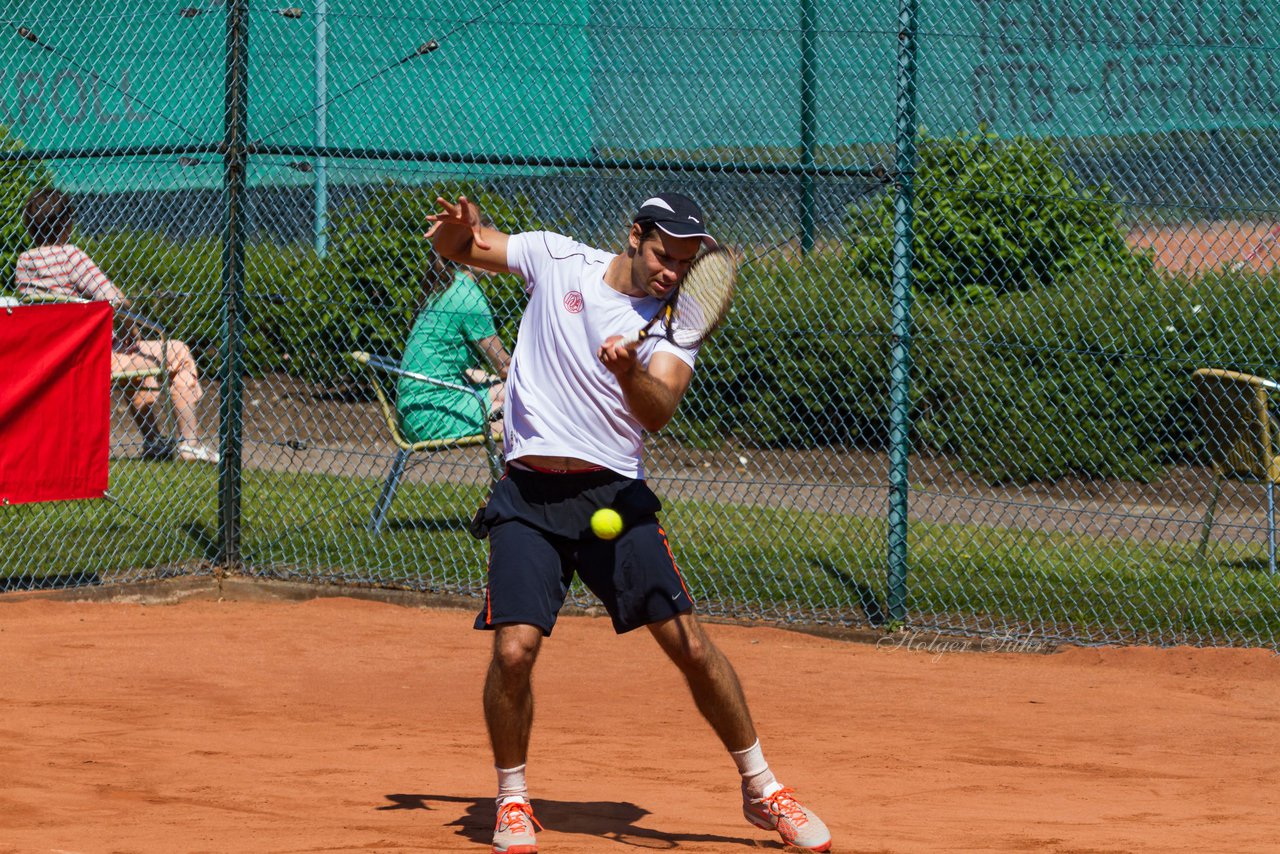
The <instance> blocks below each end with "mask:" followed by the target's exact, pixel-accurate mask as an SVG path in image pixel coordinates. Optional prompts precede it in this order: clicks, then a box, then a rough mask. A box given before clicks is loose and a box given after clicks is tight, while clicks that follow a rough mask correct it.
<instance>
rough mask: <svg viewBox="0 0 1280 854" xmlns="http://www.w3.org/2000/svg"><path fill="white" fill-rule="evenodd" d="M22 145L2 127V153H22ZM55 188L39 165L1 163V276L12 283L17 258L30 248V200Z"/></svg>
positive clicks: (47, 173) (36, 163)
mask: <svg viewBox="0 0 1280 854" xmlns="http://www.w3.org/2000/svg"><path fill="white" fill-rule="evenodd" d="M22 148H23V145H22V141H21V140H19V139H18V138H17V137H15V136H13V135H12V134H11V133H10V132H9V129H8V128H6V127H5V126H4V125H0V151H21V150H22ZM51 186H53V177H52V175H51V174H50V173H49V170H48V168H47V167H46V166H45V165H44V164H43V163H40V162H32V161H25V162H24V161H9V160H3V161H0V276H3V281H5V282H9V281H11V279H12V276H13V268H14V265H15V264H17V261H18V256H19V255H21V254H22V253H23V252H25V251H26V250H27V249H29V248H31V240H30V238H29V237H27V230H26V228H25V227H23V225H22V211H23V209H24V208H25V207H26V205H27V196H29V195H31V192H32V191H33V190H36V189H38V188H40V187H51Z"/></svg>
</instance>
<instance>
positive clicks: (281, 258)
mask: <svg viewBox="0 0 1280 854" xmlns="http://www.w3.org/2000/svg"><path fill="white" fill-rule="evenodd" d="M82 245H83V247H84V249H85V250H86V251H87V252H88V253H89V254H90V255H91V256H93V258H94V260H95V261H97V263H98V265H99V266H100V267H102V270H103V272H105V273H106V274H107V276H108V277H110V278H111V280H112V281H114V282H115V283H116V285H117V286H119V287H120V289H121V290H122V291H124V293H125V294H127V295H128V296H129V297H130V298H131V299H132V300H133V303H134V307H135V308H136V309H137V310H138V311H139V312H140V313H142V314H144V315H146V316H147V317H149V318H151V319H153V320H156V321H157V322H159V323H160V324H161V325H162V326H164V327H165V329H166V330H168V332H169V334H170V335H171V336H172V337H174V338H176V339H179V340H183V341H185V342H186V343H187V344H188V345H190V346H191V349H192V352H193V353H194V354H195V357H196V361H197V363H198V364H199V365H200V370H201V373H202V374H204V375H206V376H209V375H212V373H213V372H214V371H215V370H216V366H217V363H218V359H219V358H220V356H221V353H220V349H219V348H220V347H221V346H222V344H223V340H222V339H223V333H222V325H223V315H222V263H223V261H222V240H221V239H220V238H217V237H200V238H191V239H187V240H173V239H170V238H168V237H166V236H164V235H163V234H160V233H158V232H152V231H134V230H121V231H113V232H108V233H106V234H102V235H99V236H97V237H95V238H93V239H92V240H89V241H85V242H84V243H83V244H82ZM316 271H317V265H316V263H315V256H314V253H313V252H312V251H311V248H310V246H302V245H299V246H279V245H276V244H271V243H265V244H264V243H250V244H248V246H247V247H246V249H245V288H244V289H245V302H244V327H243V335H244V338H243V344H244V365H245V372H246V373H248V374H250V375H256V376H261V375H262V374H264V373H267V372H270V371H274V370H279V369H280V368H281V367H283V366H284V365H285V364H286V363H287V352H288V351H287V348H286V347H284V346H283V339H282V337H281V335H280V334H279V325H278V324H279V321H280V317H279V316H277V310H278V308H279V307H280V306H281V305H282V304H283V303H282V301H283V300H285V299H287V297H288V295H289V292H290V288H291V287H293V284H292V283H293V282H294V280H295V279H299V278H302V279H307V278H308V277H312V278H314V277H315V276H316V275H317V272H316Z"/></svg>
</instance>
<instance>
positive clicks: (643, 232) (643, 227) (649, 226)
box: [634, 219, 658, 243]
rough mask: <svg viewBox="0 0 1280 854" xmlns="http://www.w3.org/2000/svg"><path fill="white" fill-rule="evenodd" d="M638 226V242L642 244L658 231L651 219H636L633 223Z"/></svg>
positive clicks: (656, 225)
mask: <svg viewBox="0 0 1280 854" xmlns="http://www.w3.org/2000/svg"><path fill="white" fill-rule="evenodd" d="M634 224H635V225H638V226H640V242H641V243H644V242H645V241H646V240H648V239H649V238H650V237H653V235H654V234H656V233H657V231H658V224H657V223H656V222H654V221H653V220H651V219H638V220H636V221H635V223H634Z"/></svg>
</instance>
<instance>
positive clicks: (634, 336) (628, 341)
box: [618, 329, 644, 347]
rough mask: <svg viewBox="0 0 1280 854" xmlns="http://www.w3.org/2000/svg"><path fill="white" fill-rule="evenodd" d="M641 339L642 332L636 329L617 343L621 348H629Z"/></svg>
mask: <svg viewBox="0 0 1280 854" xmlns="http://www.w3.org/2000/svg"><path fill="white" fill-rule="evenodd" d="M643 337H644V330H643V329H637V330H636V331H635V332H628V333H627V334H626V335H623V336H622V340H620V341H619V342H618V343H619V344H621V345H622V346H623V347H630V346H631V345H632V344H634V343H636V342H637V341H639V340H640V339H641V338H643Z"/></svg>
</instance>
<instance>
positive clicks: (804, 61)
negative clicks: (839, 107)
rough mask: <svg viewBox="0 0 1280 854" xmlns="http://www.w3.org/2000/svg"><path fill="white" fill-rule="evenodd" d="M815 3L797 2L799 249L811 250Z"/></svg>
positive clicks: (812, 0) (815, 127)
mask: <svg viewBox="0 0 1280 854" xmlns="http://www.w3.org/2000/svg"><path fill="white" fill-rule="evenodd" d="M816 2H817V0H800V167H801V168H802V169H803V170H804V171H803V173H802V174H801V176H800V248H801V249H802V250H803V251H804V252H806V253H807V252H808V251H809V250H810V249H812V248H813V244H814V229H815V223H814V220H815V216H814V206H815V204H816V200H815V196H816V187H815V186H814V183H815V180H814V175H813V167H814V148H815V146H816V144H817V138H818V124H817V123H818V107H817V67H818V58H817V50H816V47H817V45H816V41H817V34H816V33H815V31H814V23H815V18H816V16H817V10H816V9H815V8H814V4H815V3H816Z"/></svg>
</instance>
